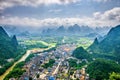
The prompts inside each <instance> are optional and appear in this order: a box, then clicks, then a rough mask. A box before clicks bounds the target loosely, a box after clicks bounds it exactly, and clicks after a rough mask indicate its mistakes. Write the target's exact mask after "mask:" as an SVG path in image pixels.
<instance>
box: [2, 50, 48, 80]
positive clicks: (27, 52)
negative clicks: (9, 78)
mask: <svg viewBox="0 0 120 80" xmlns="http://www.w3.org/2000/svg"><path fill="white" fill-rule="evenodd" d="M47 49H49V48H45V49H41V48H40V49H33V50H27V51H26V53H25V54H24V55H23V56H22V57H21V58H20V59H19V60H18V61H16V62H15V63H14V64H13V65H12V66H11V67H10V68H8V69H7V70H6V71H5V73H4V74H3V75H1V76H0V80H3V79H4V78H5V76H6V75H7V74H8V73H9V72H10V71H12V70H13V68H14V67H15V65H16V64H17V63H19V62H22V61H25V59H26V58H27V57H28V56H29V55H30V54H31V53H37V52H42V51H44V50H47Z"/></svg>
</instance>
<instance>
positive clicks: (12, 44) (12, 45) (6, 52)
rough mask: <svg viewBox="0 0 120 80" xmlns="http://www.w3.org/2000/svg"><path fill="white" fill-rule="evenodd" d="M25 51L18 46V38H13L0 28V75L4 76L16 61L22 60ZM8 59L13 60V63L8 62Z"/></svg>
mask: <svg viewBox="0 0 120 80" xmlns="http://www.w3.org/2000/svg"><path fill="white" fill-rule="evenodd" d="M24 52H25V50H24V49H23V48H22V47H21V46H20V45H18V41H17V39H16V36H15V35H14V36H13V37H12V38H11V37H9V35H8V34H7V33H6V31H5V30H4V29H3V28H2V27H0V56H2V57H0V66H2V68H0V75H2V74H3V73H4V72H5V71H6V70H7V69H8V68H9V67H10V66H12V65H13V64H14V62H15V61H17V60H18V59H20V58H21V56H22V55H23V54H24ZM7 59H13V61H12V62H8V61H7Z"/></svg>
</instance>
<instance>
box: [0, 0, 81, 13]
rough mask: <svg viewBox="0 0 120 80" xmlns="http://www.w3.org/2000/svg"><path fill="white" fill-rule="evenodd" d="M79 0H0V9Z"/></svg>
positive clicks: (68, 2) (62, 3) (59, 3)
mask: <svg viewBox="0 0 120 80" xmlns="http://www.w3.org/2000/svg"><path fill="white" fill-rule="evenodd" d="M78 1H80V0H0V11H3V10H4V9H6V8H9V7H13V6H32V7H37V6H40V5H51V4H58V5H65V4H70V3H76V2H78Z"/></svg>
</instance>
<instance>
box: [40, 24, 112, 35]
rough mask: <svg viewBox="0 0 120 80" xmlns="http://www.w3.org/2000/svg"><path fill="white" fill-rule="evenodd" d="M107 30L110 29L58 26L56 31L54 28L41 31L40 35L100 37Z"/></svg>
mask: <svg viewBox="0 0 120 80" xmlns="http://www.w3.org/2000/svg"><path fill="white" fill-rule="evenodd" d="M109 29H110V28H108V27H103V28H101V27H98V28H91V27H89V26H79V25H77V24H75V25H73V26H69V27H68V28H65V27H64V26H60V27H58V28H57V29H56V28H52V29H50V28H48V29H44V30H43V31H42V35H63V36H65V35H67V36H71V35H77V36H84V37H99V36H101V35H105V34H106V33H107V32H108V30H109ZM98 31H99V32H98ZM99 33H100V34H99Z"/></svg>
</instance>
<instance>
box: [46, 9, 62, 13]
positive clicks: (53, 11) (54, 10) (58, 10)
mask: <svg viewBox="0 0 120 80" xmlns="http://www.w3.org/2000/svg"><path fill="white" fill-rule="evenodd" d="M61 11H62V9H50V10H49V11H48V12H50V13H59V12H61Z"/></svg>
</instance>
